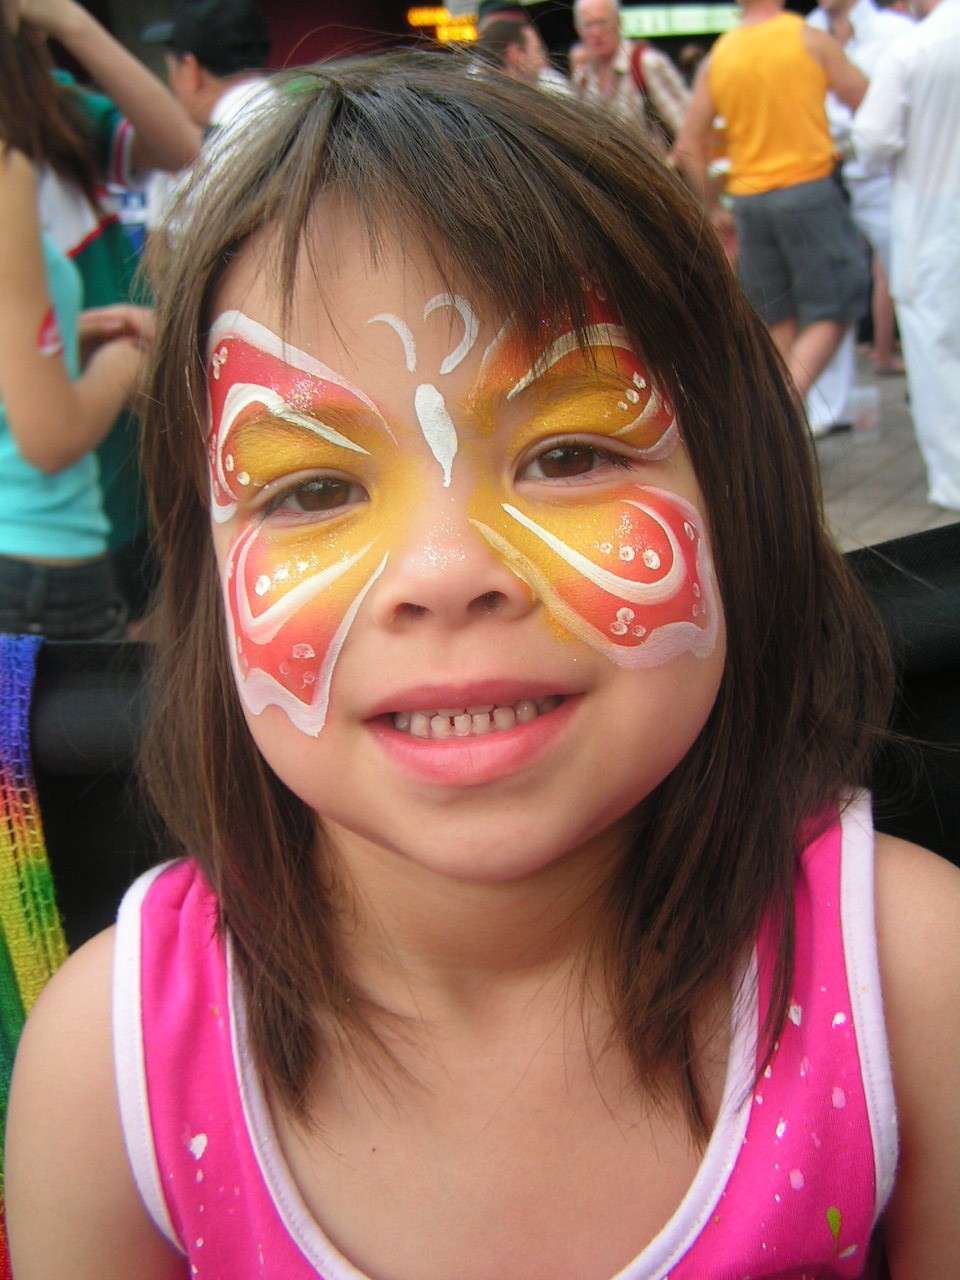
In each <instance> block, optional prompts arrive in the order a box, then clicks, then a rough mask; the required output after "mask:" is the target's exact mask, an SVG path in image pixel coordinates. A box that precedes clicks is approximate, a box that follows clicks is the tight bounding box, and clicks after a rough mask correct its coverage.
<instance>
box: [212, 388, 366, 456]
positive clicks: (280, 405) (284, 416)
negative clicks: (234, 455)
mask: <svg viewBox="0 0 960 1280" xmlns="http://www.w3.org/2000/svg"><path fill="white" fill-rule="evenodd" d="M322 399H323V397H320V398H319V401H320V403H317V402H316V401H315V402H314V403H313V404H311V405H310V406H308V407H307V408H306V409H296V408H294V407H293V406H292V405H290V404H288V403H287V402H286V401H285V400H284V399H283V398H282V397H280V396H277V402H276V403H275V404H274V405H273V406H269V405H267V406H265V412H263V413H256V414H254V415H252V416H251V417H249V418H246V419H244V421H243V422H240V423H232V424H231V426H230V428H229V430H228V432H227V439H230V438H231V437H236V436H240V437H243V436H245V435H246V434H247V433H248V432H250V433H252V432H255V431H258V430H264V429H266V430H269V429H271V428H275V427H276V426H277V425H278V424H279V423H284V424H289V425H290V426H292V427H295V428H297V429H300V430H304V431H309V432H310V433H312V434H313V435H317V436H320V437H321V438H322V439H324V440H326V441H327V442H328V443H329V444H332V445H335V446H337V448H340V449H349V450H351V451H352V452H354V453H363V454H367V455H369V453H370V450H369V449H364V447H363V446H362V445H359V444H357V443H356V441H355V440H351V439H350V437H349V436H346V435H344V434H343V433H342V431H338V430H337V428H336V427H335V426H333V425H331V423H332V422H339V425H340V426H341V427H343V428H344V429H345V430H350V429H353V428H355V427H357V426H358V425H360V420H361V418H362V415H361V414H357V413H356V412H354V411H352V410H350V409H347V408H345V407H344V406H342V405H340V406H338V405H330V406H328V407H327V409H326V410H325V411H324V412H323V416H322V417H321V416H319V414H318V413H316V412H315V410H316V409H319V408H320V407H321V404H322Z"/></svg>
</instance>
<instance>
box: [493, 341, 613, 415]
mask: <svg viewBox="0 0 960 1280" xmlns="http://www.w3.org/2000/svg"><path fill="white" fill-rule="evenodd" d="M604 347H610V348H613V347H618V348H620V349H621V350H624V351H629V352H631V353H633V344H632V343H631V342H630V339H629V337H628V336H627V331H626V330H625V329H624V328H623V326H622V325H618V324H607V323H603V324H593V325H589V326H588V327H587V329H586V330H585V331H584V333H583V334H582V336H578V335H577V334H576V333H575V332H574V331H573V330H572V329H570V330H568V331H567V332H566V333H564V334H561V336H560V337H559V338H556V339H554V341H553V342H551V344H550V345H549V347H547V348H546V350H544V351H541V352H540V353H539V354H538V355H537V356H536V358H535V359H534V360H533V362H532V364H531V365H530V368H529V369H528V370H527V372H526V373H525V374H524V375H523V377H522V378H520V380H519V381H518V382H516V383H514V385H513V386H512V387H511V388H510V390H509V391H508V392H507V399H508V400H512V399H513V397H514V396H516V395H519V394H520V392H521V391H525V390H526V388H527V387H529V386H531V385H532V384H533V383H535V382H540V381H541V380H542V379H543V378H545V377H546V375H547V374H548V373H549V372H550V370H551V369H552V368H553V367H554V365H556V364H557V363H558V362H559V361H560V360H562V359H563V358H564V357H565V356H568V355H573V353H574V352H576V351H580V353H581V354H582V355H583V356H584V358H585V357H586V352H587V351H590V350H594V349H598V348H599V349H602V348H604Z"/></svg>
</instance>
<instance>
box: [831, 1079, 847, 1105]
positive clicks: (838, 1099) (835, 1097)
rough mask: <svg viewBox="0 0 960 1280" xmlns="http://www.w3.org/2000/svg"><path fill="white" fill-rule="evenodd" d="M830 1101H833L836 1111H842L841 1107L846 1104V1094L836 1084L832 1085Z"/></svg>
mask: <svg viewBox="0 0 960 1280" xmlns="http://www.w3.org/2000/svg"><path fill="white" fill-rule="evenodd" d="M831 1101H832V1102H833V1105H834V1107H835V1108H836V1109H837V1111H842V1110H843V1108H844V1107H845V1106H846V1105H847V1095H846V1094H845V1093H844V1092H843V1090H842V1089H841V1088H840V1086H839V1085H838V1084H835V1085H834V1086H833V1093H832V1094H831Z"/></svg>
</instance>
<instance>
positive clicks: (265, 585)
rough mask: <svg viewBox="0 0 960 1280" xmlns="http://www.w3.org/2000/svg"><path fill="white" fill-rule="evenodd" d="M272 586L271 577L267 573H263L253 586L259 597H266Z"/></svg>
mask: <svg viewBox="0 0 960 1280" xmlns="http://www.w3.org/2000/svg"><path fill="white" fill-rule="evenodd" d="M271 586H272V583H271V581H270V578H269V576H268V575H267V574H265V573H261V575H260V577H259V578H258V579H257V580H256V582H255V583H254V584H253V589H254V591H255V592H256V593H257V595H258V596H265V595H266V594H267V592H268V591H269V590H270V587H271Z"/></svg>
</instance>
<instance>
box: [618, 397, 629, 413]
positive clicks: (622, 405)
mask: <svg viewBox="0 0 960 1280" xmlns="http://www.w3.org/2000/svg"><path fill="white" fill-rule="evenodd" d="M617 408H618V409H622V410H623V411H624V413H626V411H627V410H628V409H629V408H630V406H629V405H628V404H627V402H626V400H618V401H617Z"/></svg>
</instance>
